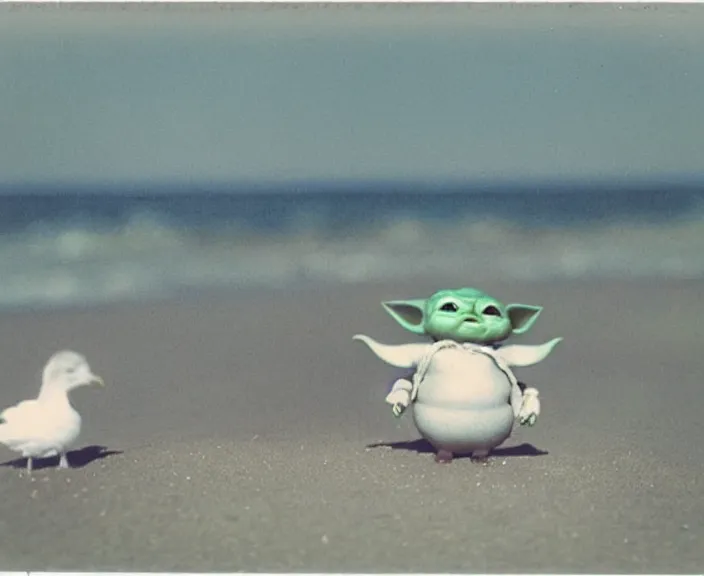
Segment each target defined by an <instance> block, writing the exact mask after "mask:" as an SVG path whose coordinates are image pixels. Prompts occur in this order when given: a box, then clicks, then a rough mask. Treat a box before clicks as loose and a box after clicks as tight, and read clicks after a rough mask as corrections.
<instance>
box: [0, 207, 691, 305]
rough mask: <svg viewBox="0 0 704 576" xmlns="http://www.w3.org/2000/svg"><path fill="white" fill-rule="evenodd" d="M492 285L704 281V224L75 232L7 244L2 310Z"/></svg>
mask: <svg viewBox="0 0 704 576" xmlns="http://www.w3.org/2000/svg"><path fill="white" fill-rule="evenodd" d="M477 270H480V271H481V275H482V276H483V277H485V278H491V277H495V278H497V279H502V278H505V279H512V278H515V279H525V280H538V279H545V278H581V277H589V276H610V277H634V276H636V277H675V278H700V277H704V217H702V216H696V217H692V218H689V219H687V220H679V221H674V222H669V223H664V224H646V223H641V224H638V223H620V224H618V223H611V224H604V225H601V226H591V227H588V228H563V229H559V230H557V229H550V230H547V229H544V230H535V229H527V228H520V227H518V226H516V225H515V224H512V223H510V222H506V221H484V222H476V221H464V222H455V223H451V224H448V223H446V222H445V223H441V222H436V223H429V222H422V221H418V220H414V219H398V220H396V221H393V222H387V223H386V224H385V225H382V224H377V225H375V226H369V227H366V228H364V229H359V230H356V231H352V232H350V231H346V232H344V233H339V234H334V233H330V231H329V230H323V229H322V228H319V227H316V226H314V225H311V224H310V222H309V223H307V224H306V225H305V226H301V227H298V228H296V229H295V230H294V231H293V232H290V231H289V232H286V233H283V232H281V233H279V234H274V233H263V232H260V233H255V232H252V231H251V230H246V229H243V228H238V227H234V226H233V227H231V228H229V229H226V230H219V231H217V232H215V231H213V232H212V233H204V232H202V231H201V232H194V231H187V230H183V229H179V228H178V227H176V226H169V225H168V224H166V223H164V222H160V221H159V220H158V219H156V218H153V217H151V216H149V215H144V214H142V215H139V216H136V217H135V218H133V219H132V220H130V222H129V223H128V224H127V225H126V226H124V227H122V228H120V229H116V230H96V229H91V228H90V227H80V226H74V227H70V228H64V229H59V230H51V229H46V228H45V229H31V230H28V231H25V232H22V233H18V234H6V235H4V236H0V271H1V272H2V281H1V282H0V306H1V307H17V306H47V305H48V306H61V305H76V304H79V305H80V304H87V303H100V302H113V301H119V300H124V299H141V298H146V297H152V296H162V295H169V294H172V293H174V292H177V291H179V290H183V289H199V288H218V287H227V286H257V285H273V284H279V285H280V284H284V283H292V282H296V281H298V280H313V281H326V282H342V283H346V282H359V281H367V280H384V279H394V278H398V279H400V278H405V277H409V276H433V275H445V274H452V275H454V276H456V275H464V274H466V275H467V276H468V277H471V276H472V275H474V274H476V272H477Z"/></svg>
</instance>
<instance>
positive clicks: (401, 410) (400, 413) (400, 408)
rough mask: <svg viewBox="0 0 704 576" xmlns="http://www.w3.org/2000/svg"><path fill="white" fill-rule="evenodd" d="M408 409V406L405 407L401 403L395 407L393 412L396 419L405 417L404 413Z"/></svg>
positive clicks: (392, 409)
mask: <svg viewBox="0 0 704 576" xmlns="http://www.w3.org/2000/svg"><path fill="white" fill-rule="evenodd" d="M406 408H408V406H404V405H403V404H401V403H400V402H397V403H396V404H394V405H393V407H392V408H391V411H392V412H393V414H394V416H395V417H396V418H400V417H401V416H403V413H404V412H405V411H406Z"/></svg>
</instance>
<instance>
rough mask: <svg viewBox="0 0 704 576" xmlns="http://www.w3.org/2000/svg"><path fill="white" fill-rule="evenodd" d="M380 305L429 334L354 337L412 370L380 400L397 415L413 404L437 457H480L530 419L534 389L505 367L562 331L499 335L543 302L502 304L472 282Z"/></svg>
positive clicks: (524, 321) (538, 356) (522, 361)
mask: <svg viewBox="0 0 704 576" xmlns="http://www.w3.org/2000/svg"><path fill="white" fill-rule="evenodd" d="M382 305H383V306H384V308H385V309H386V311H387V312H388V313H389V314H391V316H392V317H393V318H394V319H395V320H396V321H397V322H398V323H399V324H401V326H403V327H404V328H405V329H406V330H409V331H411V332H413V333H414V334H417V335H424V336H429V337H430V338H432V340H433V341H434V342H433V343H426V344H423V343H418V344H403V345H398V346H394V345H387V344H381V343H379V342H376V341H375V340H373V339H372V338H369V337H368V336H363V335H356V336H355V337H354V339H355V340H361V341H362V342H364V343H365V344H367V346H369V348H370V349H371V350H372V352H374V354H376V355H377V356H378V357H379V358H381V359H382V360H383V361H384V362H386V363H387V364H391V365H392V366H396V367H398V368H405V369H409V370H411V371H412V379H411V380H408V379H405V378H399V379H398V380H397V381H396V382H395V384H394V386H393V388H392V390H391V392H390V393H389V395H388V396H387V397H386V401H387V403H389V404H391V406H392V410H393V414H394V415H395V416H397V417H398V416H401V415H402V414H403V413H404V411H405V410H406V408H408V406H409V405H410V404H413V419H414V422H415V425H416V428H417V429H418V431H419V432H420V434H421V435H422V436H423V437H424V438H425V439H426V440H427V441H428V442H430V444H431V445H432V446H433V447H434V448H435V450H436V451H437V454H436V460H437V461H438V462H451V461H452V457H453V454H469V455H471V456H472V457H473V458H479V459H483V458H486V457H487V456H488V455H489V452H490V451H491V450H492V449H494V448H496V447H497V446H499V445H500V444H502V443H503V442H504V441H505V440H506V439H507V438H508V437H509V436H510V435H511V432H512V430H513V426H514V422H515V420H516V419H518V420H519V422H520V423H521V424H522V425H523V424H527V425H529V426H532V425H533V424H535V422H536V420H537V418H538V415H539V414H540V400H539V398H538V391H537V390H536V389H535V388H526V389H525V391H522V390H521V387H520V386H519V384H518V381H517V380H516V377H515V376H514V374H513V372H512V371H511V368H512V367H514V366H529V365H531V364H536V363H538V362H540V361H541V360H543V359H545V357H547V355H548V354H550V352H551V351H552V349H553V348H554V347H555V345H556V344H557V343H558V342H560V341H561V340H562V338H555V339H554V340H551V341H550V342H547V343H545V344H542V345H539V346H526V345H509V346H500V343H501V342H503V341H504V340H506V339H507V338H508V337H509V336H511V335H512V334H523V333H525V332H527V331H528V330H529V329H530V328H531V326H532V325H533V324H534V323H535V320H536V319H537V317H538V315H539V314H540V312H541V311H542V308H541V307H539V306H527V305H524V304H508V305H504V304H502V303H501V302H499V301H498V300H496V299H495V298H492V297H491V296H489V295H487V294H485V293H484V292H481V291H479V290H475V289H474V288H462V289H459V290H441V291H440V292H436V293H435V294H433V295H432V296H431V297H430V298H428V299H427V300H399V301H392V302H384V303H383V304H382Z"/></svg>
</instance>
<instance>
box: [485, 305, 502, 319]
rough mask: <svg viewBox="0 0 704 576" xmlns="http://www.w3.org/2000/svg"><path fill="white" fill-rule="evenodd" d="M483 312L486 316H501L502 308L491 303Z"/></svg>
mask: <svg viewBox="0 0 704 576" xmlns="http://www.w3.org/2000/svg"><path fill="white" fill-rule="evenodd" d="M482 314H484V315H486V316H498V317H501V310H499V309H498V308H497V307H496V306H492V305H489V306H487V307H486V308H484V311H483V312H482Z"/></svg>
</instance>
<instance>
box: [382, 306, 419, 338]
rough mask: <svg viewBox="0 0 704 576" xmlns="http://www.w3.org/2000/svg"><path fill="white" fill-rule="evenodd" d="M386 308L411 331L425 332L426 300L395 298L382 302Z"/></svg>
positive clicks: (415, 332)
mask: <svg viewBox="0 0 704 576" xmlns="http://www.w3.org/2000/svg"><path fill="white" fill-rule="evenodd" d="M381 305H382V306H383V307H384V309H385V310H386V311H387V312H388V313H389V314H391V317H392V318H393V319H394V320H396V322H398V323H399V324H400V325H401V326H403V327H404V328H405V329H406V330H408V331H409V332H413V333H414V334H418V335H422V334H425V329H424V327H423V324H424V320H425V300H394V301H391V302H382V303H381Z"/></svg>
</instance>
